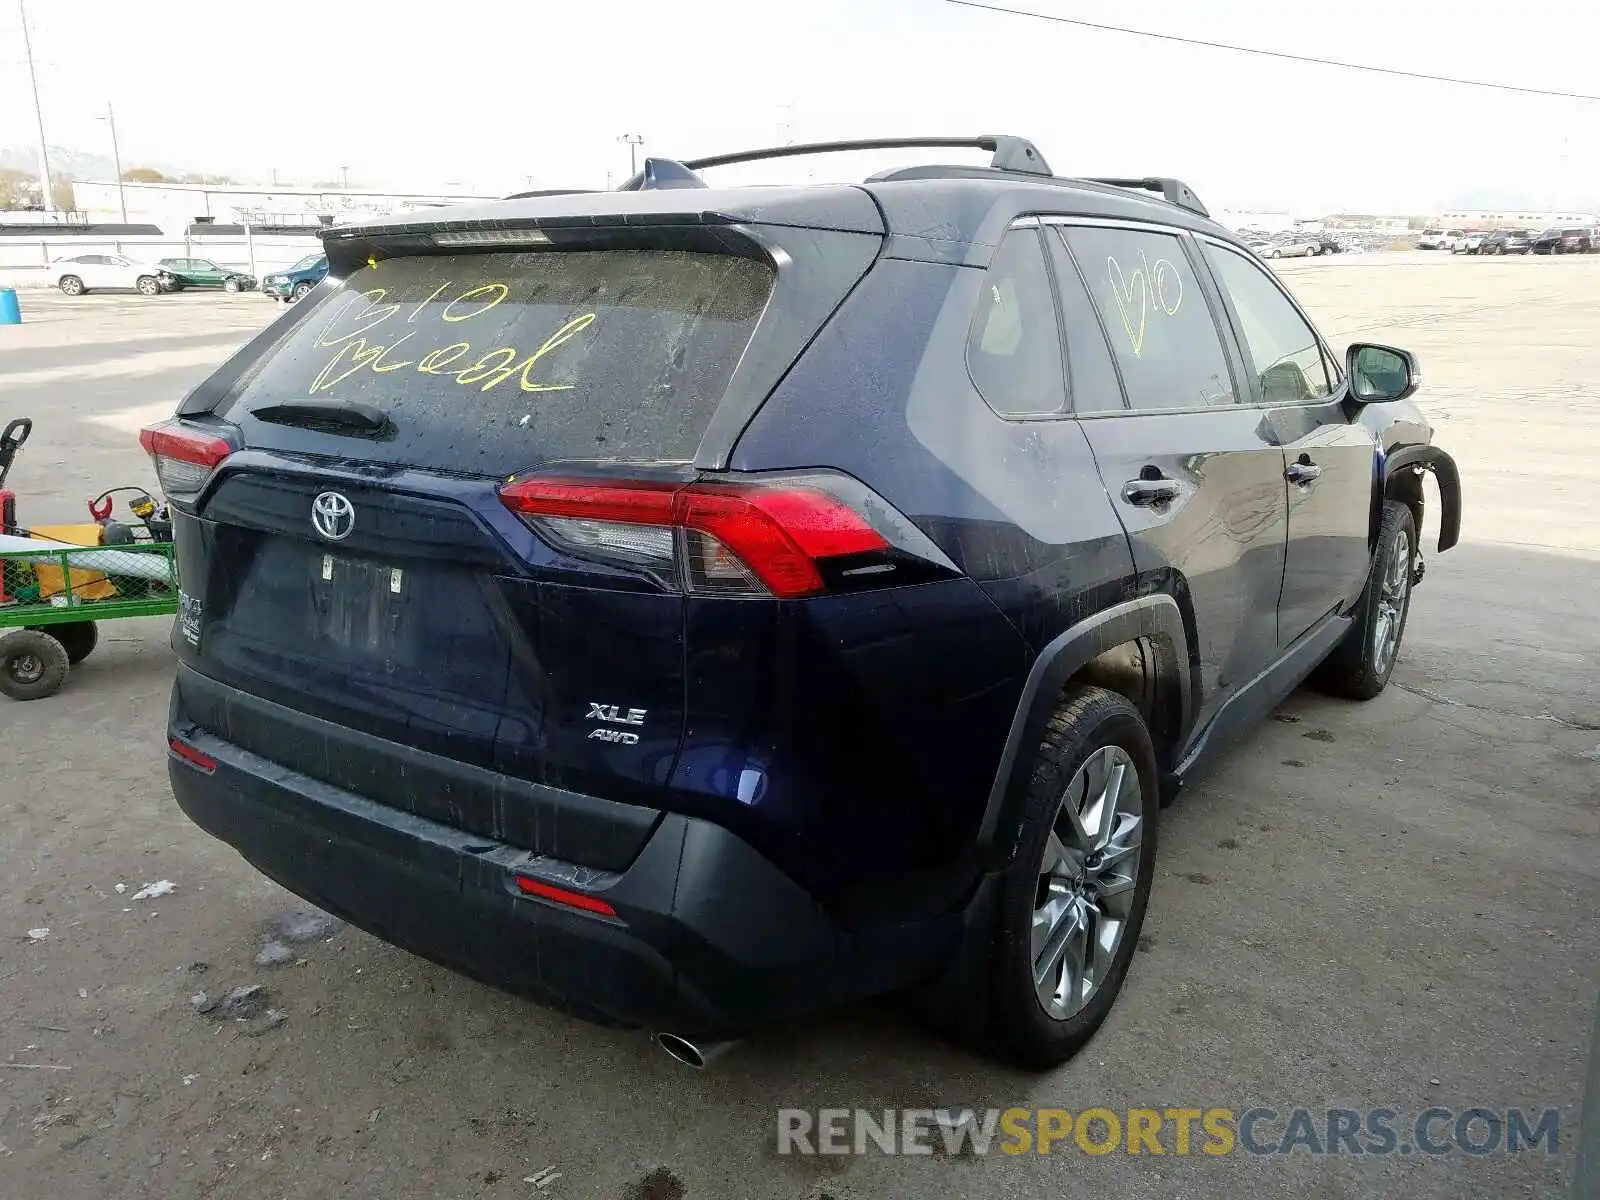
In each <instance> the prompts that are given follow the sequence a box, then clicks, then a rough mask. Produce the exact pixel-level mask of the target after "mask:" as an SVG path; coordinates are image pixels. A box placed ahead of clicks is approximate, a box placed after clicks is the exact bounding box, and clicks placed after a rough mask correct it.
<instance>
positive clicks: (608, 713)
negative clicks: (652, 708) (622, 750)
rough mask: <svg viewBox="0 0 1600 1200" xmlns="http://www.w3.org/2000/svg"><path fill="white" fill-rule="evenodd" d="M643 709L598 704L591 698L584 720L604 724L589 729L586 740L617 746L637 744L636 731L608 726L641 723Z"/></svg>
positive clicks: (642, 722) (642, 721)
mask: <svg viewBox="0 0 1600 1200" xmlns="http://www.w3.org/2000/svg"><path fill="white" fill-rule="evenodd" d="M645 711H646V710H645V709H642V708H622V707H620V706H618V705H615V704H598V703H596V702H595V701H593V700H591V701H589V715H588V716H587V717H586V718H585V720H589V721H604V722H606V724H605V725H602V726H601V727H600V728H598V729H593V730H590V731H589V737H588V740H589V741H593V742H612V743H615V744H616V745H619V746H637V745H638V744H639V735H638V734H637V733H630V732H629V731H628V730H626V729H612V728H610V726H612V725H643V724H644V718H645Z"/></svg>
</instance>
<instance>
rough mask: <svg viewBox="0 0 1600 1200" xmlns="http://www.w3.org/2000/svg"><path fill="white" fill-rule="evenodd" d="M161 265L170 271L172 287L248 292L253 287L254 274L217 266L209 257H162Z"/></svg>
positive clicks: (254, 283) (254, 284) (178, 290)
mask: <svg viewBox="0 0 1600 1200" xmlns="http://www.w3.org/2000/svg"><path fill="white" fill-rule="evenodd" d="M161 265H162V266H163V267H165V268H167V270H168V271H170V272H172V279H173V288H172V290H173V291H175V292H181V291H183V289H184V288H186V287H192V288H221V289H222V290H223V291H225V292H248V291H251V290H253V289H254V288H255V286H256V280H255V276H253V275H250V274H247V273H246V272H244V271H233V270H229V269H228V268H227V267H222V266H218V265H217V264H216V263H214V262H212V261H211V260H210V259H209V258H163V259H162V260H161Z"/></svg>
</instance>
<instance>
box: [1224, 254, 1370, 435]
mask: <svg viewBox="0 0 1600 1200" xmlns="http://www.w3.org/2000/svg"><path fill="white" fill-rule="evenodd" d="M1199 237H1200V238H1201V239H1202V240H1203V241H1206V242H1209V243H1211V244H1212V245H1213V246H1217V247H1219V248H1221V249H1223V250H1225V251H1227V252H1229V253H1231V254H1236V255H1238V256H1239V257H1240V258H1242V259H1244V260H1245V261H1246V262H1247V263H1249V264H1250V266H1252V267H1254V268H1255V269H1256V270H1257V271H1259V272H1261V274H1263V275H1264V276H1266V278H1267V281H1268V282H1269V283H1270V284H1271V285H1272V286H1273V287H1275V288H1276V289H1277V290H1278V294H1279V295H1280V296H1282V297H1283V298H1284V299H1285V300H1287V301H1288V302H1289V307H1290V308H1292V309H1294V311H1295V312H1296V313H1297V314H1298V315H1299V317H1300V319H1301V320H1302V321H1304V322H1305V324H1306V328H1307V329H1309V330H1311V336H1312V337H1313V338H1315V339H1316V344H1317V348H1318V350H1319V351H1320V352H1321V355H1322V359H1323V364H1324V366H1323V369H1324V370H1328V369H1329V368H1332V369H1333V375H1331V376H1330V377H1329V379H1328V394H1327V395H1326V396H1314V397H1312V398H1311V399H1310V400H1300V401H1297V402H1295V401H1287V400H1279V401H1268V400H1267V398H1266V396H1265V395H1264V394H1263V393H1262V391H1261V378H1260V374H1259V372H1258V371H1257V370H1256V366H1255V356H1254V355H1253V354H1251V353H1250V346H1249V343H1248V342H1247V341H1246V340H1245V336H1244V325H1243V323H1242V322H1241V321H1240V319H1239V314H1238V313H1237V312H1236V311H1234V307H1233V301H1232V299H1230V298H1229V296H1228V293H1227V290H1226V289H1225V288H1224V287H1223V286H1222V281H1221V280H1220V279H1216V278H1215V277H1214V275H1213V272H1212V270H1211V263H1210V262H1209V261H1205V270H1206V275H1207V277H1209V278H1211V279H1212V286H1214V287H1215V288H1216V289H1217V295H1218V298H1219V299H1220V301H1221V303H1222V305H1223V308H1224V309H1225V311H1226V312H1227V315H1228V321H1229V323H1230V324H1231V325H1232V326H1233V328H1234V337H1235V339H1236V340H1237V342H1238V345H1239V352H1240V354H1241V355H1242V356H1243V358H1244V361H1245V363H1246V364H1247V365H1248V370H1247V371H1246V373H1245V374H1246V378H1247V379H1248V381H1249V384H1250V395H1251V397H1252V398H1253V400H1254V403H1253V404H1252V405H1251V407H1253V408H1320V407H1322V406H1324V405H1328V404H1336V403H1340V402H1342V401H1343V400H1344V399H1345V395H1346V392H1347V390H1348V388H1349V380H1348V379H1347V378H1346V377H1345V373H1344V372H1343V371H1342V370H1339V369H1338V363H1339V360H1338V359H1337V358H1336V357H1335V356H1334V353H1333V351H1332V350H1331V349H1330V348H1329V346H1328V341H1327V339H1326V338H1324V337H1323V336H1322V330H1320V329H1318V328H1317V323H1316V322H1315V321H1313V320H1312V319H1311V317H1310V315H1309V314H1308V313H1307V312H1306V310H1305V309H1304V308H1302V307H1301V306H1300V302H1299V301H1298V300H1296V299H1295V297H1294V293H1293V292H1291V291H1290V290H1289V289H1288V288H1286V287H1285V286H1284V285H1283V280H1281V279H1279V278H1278V275H1277V273H1276V272H1275V271H1273V270H1272V268H1271V267H1269V266H1267V265H1266V264H1265V263H1263V262H1261V260H1260V259H1259V258H1258V257H1257V256H1256V255H1253V254H1250V253H1249V252H1248V251H1244V250H1241V249H1240V248H1239V247H1238V246H1235V245H1233V244H1232V243H1230V242H1228V241H1227V240H1226V239H1224V238H1219V237H1213V236H1211V235H1210V234H1200V235H1199ZM1197 249H1200V248H1198V247H1197ZM1200 257H1201V259H1202V260H1203V261H1204V260H1205V253H1204V250H1203V249H1201V253H1200Z"/></svg>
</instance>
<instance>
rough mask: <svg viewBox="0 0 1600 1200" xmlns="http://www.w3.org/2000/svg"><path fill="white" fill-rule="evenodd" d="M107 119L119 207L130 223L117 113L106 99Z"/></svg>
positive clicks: (123, 218)
mask: <svg viewBox="0 0 1600 1200" xmlns="http://www.w3.org/2000/svg"><path fill="white" fill-rule="evenodd" d="M106 121H107V123H109V124H110V126H111V163H112V166H114V167H115V168H116V171H117V207H118V208H120V209H122V223H123V224H124V225H126V224H127V223H128V195H127V192H126V191H124V190H123V187H122V152H121V151H120V150H118V149H117V114H116V113H115V112H114V111H113V110H112V108H111V101H109V100H107V101H106Z"/></svg>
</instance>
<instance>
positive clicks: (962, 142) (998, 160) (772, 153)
mask: <svg viewBox="0 0 1600 1200" xmlns="http://www.w3.org/2000/svg"><path fill="white" fill-rule="evenodd" d="M921 149H966V150H988V151H991V152H992V153H993V154H994V158H993V159H992V160H991V161H990V163H989V165H990V166H991V167H993V168H994V169H995V170H997V171H1022V172H1024V173H1026V174H1029V175H1049V174H1050V165H1049V164H1048V163H1046V162H1045V161H1044V155H1042V154H1040V153H1039V148H1038V147H1037V146H1035V145H1034V144H1033V143H1032V142H1030V141H1028V139H1027V138H1020V137H1013V136H1012V135H1010V134H1008V133H984V134H979V135H978V136H977V137H920V138H866V139H862V140H859V141H848V142H801V143H798V144H796V145H792V146H772V147H769V148H768V149H765V150H739V151H736V152H735V153H733V154H713V155H711V156H710V157H709V158H691V159H689V160H687V161H686V162H685V163H684V166H686V167H688V168H689V169H690V170H691V171H700V170H704V169H705V168H706V167H725V166H728V165H729V164H730V163H741V162H756V161H758V160H760V159H765V158H794V157H796V156H798V155H803V154H833V153H835V152H837V151H841V150H921Z"/></svg>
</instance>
